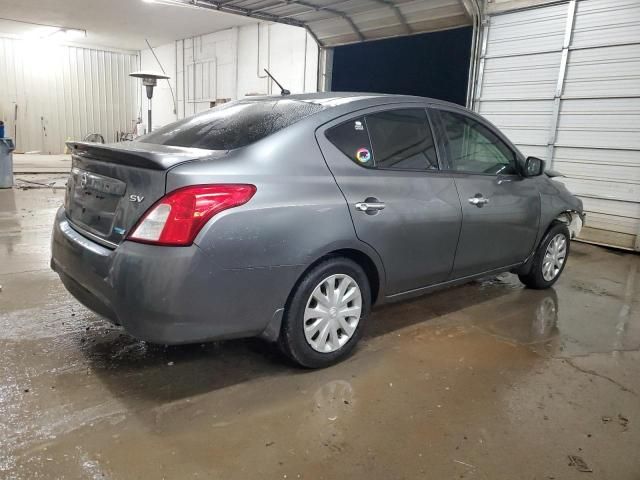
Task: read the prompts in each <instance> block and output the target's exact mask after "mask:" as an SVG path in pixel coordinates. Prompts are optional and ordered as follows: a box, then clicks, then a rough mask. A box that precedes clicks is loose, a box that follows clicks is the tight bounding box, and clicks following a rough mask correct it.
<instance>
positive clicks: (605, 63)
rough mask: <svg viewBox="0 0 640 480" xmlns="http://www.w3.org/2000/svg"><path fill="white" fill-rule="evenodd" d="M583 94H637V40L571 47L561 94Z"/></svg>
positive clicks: (639, 94)
mask: <svg viewBox="0 0 640 480" xmlns="http://www.w3.org/2000/svg"><path fill="white" fill-rule="evenodd" d="M639 3H640V2H639ZM638 30H639V31H640V24H638ZM582 97H588V98H595V97H605V98H606V97H640V43H638V44H637V45H620V46H612V47H602V48H589V49H580V50H573V51H571V53H570V54H569V63H568V66H567V76H566V78H565V85H564V93H563V98H582Z"/></svg>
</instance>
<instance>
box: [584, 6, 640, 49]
mask: <svg viewBox="0 0 640 480" xmlns="http://www.w3.org/2000/svg"><path fill="white" fill-rule="evenodd" d="M629 43H636V44H639V43H640V2H639V1H638V0H589V1H581V2H578V6H577V15H576V21H575V26H574V28H573V40H572V46H573V47H574V48H584V47H593V46H609V45H617V44H629Z"/></svg>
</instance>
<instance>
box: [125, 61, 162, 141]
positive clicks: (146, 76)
mask: <svg viewBox="0 0 640 480" xmlns="http://www.w3.org/2000/svg"><path fill="white" fill-rule="evenodd" d="M129 76H130V77H134V78H141V79H142V85H144V86H145V87H146V90H147V98H148V99H149V103H148V107H147V122H148V124H149V132H151V130H152V127H151V98H152V97H153V87H155V86H156V85H157V84H158V79H160V80H167V79H169V78H170V77H169V76H167V75H165V74H163V73H156V72H150V71H145V70H141V71H139V72H133V73H130V74H129Z"/></svg>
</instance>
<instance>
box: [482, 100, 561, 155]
mask: <svg viewBox="0 0 640 480" xmlns="http://www.w3.org/2000/svg"><path fill="white" fill-rule="evenodd" d="M552 108H553V101H552V100H537V101H519V102H510V101H494V102H492V101H483V102H482V103H481V104H480V108H479V112H480V113H481V114H482V115H484V116H485V117H486V118H487V119H488V120H489V121H490V122H492V123H494V124H495V125H498V126H500V129H501V130H502V131H503V132H504V133H505V134H506V135H507V136H508V137H509V139H510V140H511V141H512V142H513V143H515V144H516V145H518V146H519V147H523V146H524V145H527V146H534V145H535V146H541V147H544V148H542V149H541V150H537V152H538V153H539V154H541V155H542V156H541V157H540V158H544V156H545V155H546V146H547V140H548V138H549V116H550V115H551V110H552ZM531 155H533V154H531Z"/></svg>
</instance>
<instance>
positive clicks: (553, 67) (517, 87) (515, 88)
mask: <svg viewBox="0 0 640 480" xmlns="http://www.w3.org/2000/svg"><path fill="white" fill-rule="evenodd" d="M559 65H560V52H552V53H541V54H534V55H523V56H519V57H497V58H487V59H486V61H485V64H484V82H483V85H482V100H483V101H488V100H531V99H538V98H539V99H546V98H553V94H554V90H555V87H556V83H557V82H558V67H559Z"/></svg>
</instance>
